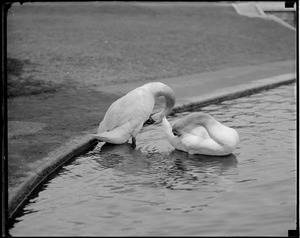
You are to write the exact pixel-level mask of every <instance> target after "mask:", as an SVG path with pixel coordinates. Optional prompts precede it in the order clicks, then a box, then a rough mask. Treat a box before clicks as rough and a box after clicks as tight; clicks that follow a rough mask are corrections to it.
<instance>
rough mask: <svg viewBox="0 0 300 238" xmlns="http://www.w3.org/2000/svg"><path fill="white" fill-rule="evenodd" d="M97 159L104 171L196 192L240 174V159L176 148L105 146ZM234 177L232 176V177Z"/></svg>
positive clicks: (96, 155)
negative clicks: (146, 148) (107, 169)
mask: <svg viewBox="0 0 300 238" xmlns="http://www.w3.org/2000/svg"><path fill="white" fill-rule="evenodd" d="M93 153H94V155H95V156H94V158H95V159H96V161H97V162H98V163H99V165H100V166H101V167H102V168H113V169H116V170H117V171H121V172H122V173H125V174H128V175H129V174H130V175H136V176H139V179H140V180H141V181H142V180H143V179H148V178H149V176H148V175H149V174H150V175H151V176H153V179H155V180H156V182H155V183H156V184H160V186H165V187H166V188H169V189H185V190H194V189H201V186H203V185H216V184H219V183H222V184H223V183H224V182H225V183H230V181H228V179H227V178H226V177H227V175H236V174H237V164H238V161H237V158H236V156H235V155H234V154H229V155H226V156H209V155H189V154H188V153H186V152H182V151H178V150H176V149H174V150H173V151H171V152H155V153H151V152H149V153H143V152H141V151H140V149H135V150H133V149H132V147H131V144H129V143H125V144H122V145H114V144H109V143H105V144H104V145H103V146H102V147H101V148H98V149H96V150H94V152H93ZM229 177H230V176H229Z"/></svg>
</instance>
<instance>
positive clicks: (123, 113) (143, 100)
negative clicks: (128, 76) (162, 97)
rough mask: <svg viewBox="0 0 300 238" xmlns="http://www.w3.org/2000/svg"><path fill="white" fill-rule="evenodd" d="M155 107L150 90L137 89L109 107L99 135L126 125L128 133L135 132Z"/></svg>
mask: <svg viewBox="0 0 300 238" xmlns="http://www.w3.org/2000/svg"><path fill="white" fill-rule="evenodd" d="M153 107H154V97H153V95H152V94H151V93H149V91H148V90H145V89H142V88H136V89H134V90H133V91H131V92H129V93H127V94H126V95H125V96H123V97H121V98H120V99H118V100H117V101H115V102H114V103H113V104H112V105H111V106H110V107H109V109H108V110H107V112H106V114H105V116H104V118H103V120H102V122H101V123H100V125H99V128H98V133H102V132H105V131H110V130H113V129H115V128H117V127H121V126H123V125H126V128H127V129H126V130H128V131H130V130H134V129H135V127H136V126H137V125H139V124H140V123H144V121H146V120H147V119H148V118H149V116H150V114H151V112H152V110H153ZM128 122H129V124H128ZM138 122H140V123H138Z"/></svg>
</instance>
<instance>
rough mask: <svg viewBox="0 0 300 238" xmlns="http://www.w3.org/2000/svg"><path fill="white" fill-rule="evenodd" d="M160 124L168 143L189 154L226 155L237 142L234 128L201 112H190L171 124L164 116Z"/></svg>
mask: <svg viewBox="0 0 300 238" xmlns="http://www.w3.org/2000/svg"><path fill="white" fill-rule="evenodd" d="M162 126H163V130H164V132H165V134H166V136H167V138H168V140H169V142H170V144H171V145H172V146H174V147H175V148H176V149H178V150H182V151H185V152H188V153H189V154H203V155H216V156H222V155H228V154H231V153H232V152H233V151H234V150H235V149H236V147H237V144H238V142H239V135H238V132H237V131H236V130H235V129H233V128H230V127H227V126H225V125H223V124H221V123H220V122H218V121H217V120H215V119H214V118H213V117H212V116H210V115H209V114H205V113H202V112H195V113H191V114H189V115H188V116H186V117H184V118H182V119H179V120H178V121H176V122H175V123H174V125H173V126H171V125H170V123H169V122H168V120H167V119H166V117H164V118H163V121H162Z"/></svg>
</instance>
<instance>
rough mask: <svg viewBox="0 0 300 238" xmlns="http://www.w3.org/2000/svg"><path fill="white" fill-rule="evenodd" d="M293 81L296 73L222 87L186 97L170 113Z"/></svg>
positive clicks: (193, 108) (246, 94) (192, 108)
mask: <svg viewBox="0 0 300 238" xmlns="http://www.w3.org/2000/svg"><path fill="white" fill-rule="evenodd" d="M295 81H296V75H295V74H293V73H291V74H283V75H279V76H275V77H271V78H265V79H259V80H254V81H252V82H251V83H248V84H242V85H238V86H235V87H228V88H223V89H222V90H218V91H216V92H214V93H212V94H210V95H209V96H202V97H201V96H200V97H191V98H187V99H188V100H189V101H191V102H189V103H186V104H184V103H182V104H179V105H176V106H175V107H174V108H173V112H172V114H175V113H179V112H184V111H189V110H195V109H197V108H201V107H204V106H207V105H209V104H212V103H219V102H222V101H226V100H231V99H235V98H239V97H243V96H248V95H251V94H254V93H258V92H260V91H262V90H267V89H271V88H275V87H278V86H280V85H285V84H290V83H293V82H295Z"/></svg>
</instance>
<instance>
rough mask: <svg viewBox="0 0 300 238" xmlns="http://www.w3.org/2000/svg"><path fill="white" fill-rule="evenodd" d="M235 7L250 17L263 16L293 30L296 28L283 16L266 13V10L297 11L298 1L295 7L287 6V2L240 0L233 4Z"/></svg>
mask: <svg viewBox="0 0 300 238" xmlns="http://www.w3.org/2000/svg"><path fill="white" fill-rule="evenodd" d="M232 6H233V8H234V9H235V10H236V12H237V13H238V14H240V15H244V16H248V17H261V18H265V19H268V20H272V21H276V22H278V23H279V24H282V25H284V26H286V27H288V28H290V29H291V30H296V28H295V27H293V26H291V25H289V24H288V23H286V22H285V21H283V20H282V19H281V18H279V17H277V16H275V15H272V14H266V13H265V12H272V11H275V12H289V11H296V3H295V4H294V7H291V8H290V7H289V8H286V7H285V2H284V1H280V2H259V1H256V2H238V3H233V4H232ZM295 14H296V13H295Z"/></svg>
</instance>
